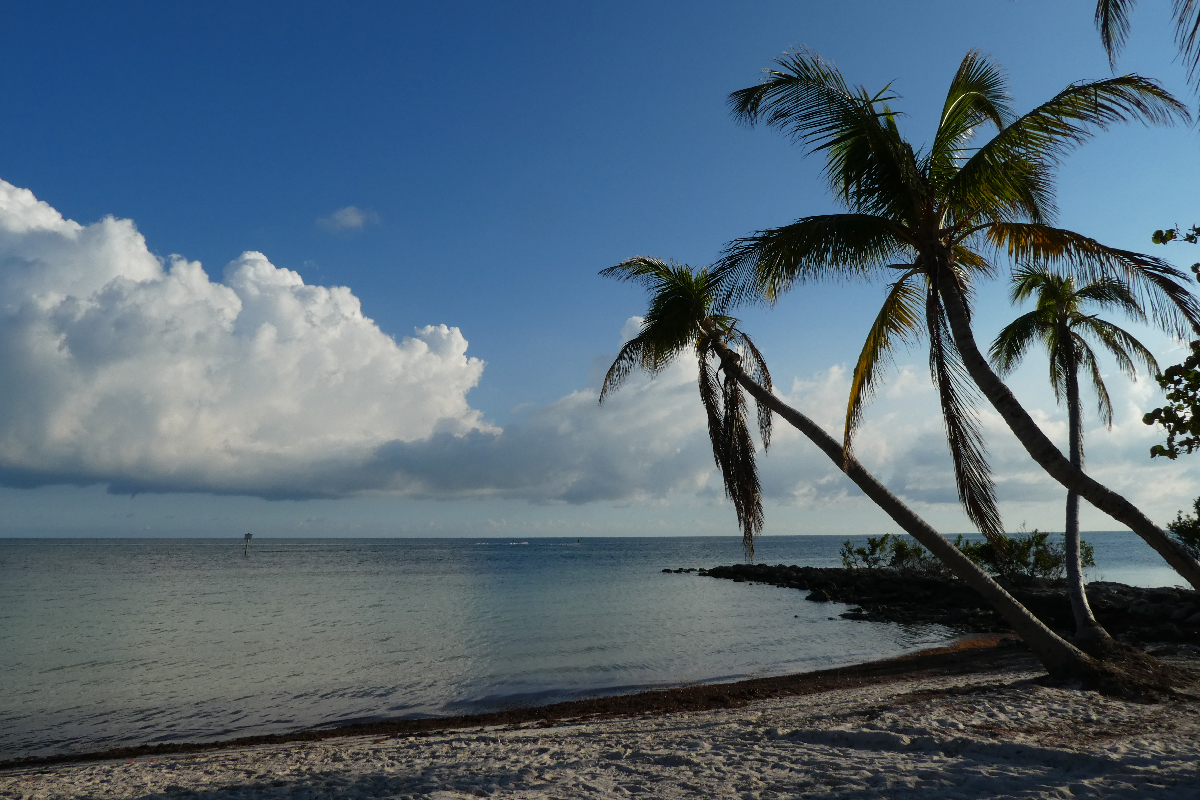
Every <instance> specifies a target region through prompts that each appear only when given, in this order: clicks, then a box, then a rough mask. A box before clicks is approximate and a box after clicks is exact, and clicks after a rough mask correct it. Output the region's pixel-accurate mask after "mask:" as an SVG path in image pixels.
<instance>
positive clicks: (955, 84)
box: [716, 50, 1200, 587]
mask: <svg viewBox="0 0 1200 800" xmlns="http://www.w3.org/2000/svg"><path fill="white" fill-rule="evenodd" d="M893 99H895V95H893V94H891V93H890V90H889V89H886V88H885V89H884V90H883V91H881V92H876V93H871V92H869V91H867V90H866V89H865V88H861V87H860V88H856V89H852V88H851V87H850V86H849V85H848V84H847V83H846V80H845V79H844V78H843V77H842V75H841V73H840V72H839V71H838V70H837V69H836V68H835V67H834V66H832V65H831V64H829V63H827V62H825V61H823V60H822V59H821V58H820V57H819V56H818V55H817V54H815V53H813V52H810V51H807V50H795V51H791V52H789V53H788V54H786V55H785V56H783V57H781V58H779V59H777V60H776V61H775V67H774V68H772V69H769V70H767V71H766V75H765V76H764V78H763V80H762V82H760V83H759V84H758V85H755V86H751V87H749V88H746V89H742V90H740V91H737V92H734V93H733V94H731V95H730V98H729V101H730V105H731V107H732V110H733V113H734V115H735V116H736V117H737V118H738V119H739V120H741V121H743V122H745V123H747V124H755V123H757V122H760V121H763V122H765V123H766V124H767V125H769V126H771V127H775V128H778V129H780V130H782V131H784V132H785V133H787V134H788V135H790V136H791V137H792V139H793V140H795V141H796V142H797V143H798V144H800V145H801V146H802V147H803V148H804V149H805V150H806V151H807V152H808V153H817V154H820V155H822V156H824V159H825V175H826V178H827V179H828V180H829V183H830V187H831V189H832V191H833V193H834V196H835V197H836V198H837V200H838V201H839V202H841V204H842V205H844V206H845V207H846V209H847V213H842V214H825V215H820V216H810V217H802V218H800V219H798V220H797V221H795V222H794V223H792V224H790V225H785V226H783V227H781V228H770V229H766V230H761V231H758V232H757V233H755V234H754V235H752V236H748V237H745V238H742V239H738V240H735V241H733V242H731V243H730V244H729V245H728V246H727V248H726V251H725V255H724V257H723V258H722V259H721V261H720V262H719V263H718V265H717V268H716V271H717V272H719V273H720V274H721V277H722V280H723V281H728V282H729V284H730V286H731V287H732V288H731V289H730V290H729V291H728V293H727V299H728V300H729V301H730V302H736V301H740V300H746V299H755V298H759V299H765V300H766V301H767V302H774V301H776V300H777V299H778V298H779V297H780V295H782V294H783V293H784V292H786V291H787V290H789V289H790V288H792V287H793V286H795V285H796V284H799V283H803V282H805V281H810V280H822V279H838V278H846V277H861V278H876V277H879V276H881V275H891V276H893V280H892V282H891V283H890V284H889V286H888V292H887V295H886V298H885V300H884V305H883V307H882V308H881V310H880V312H879V314H878V316H877V317H876V319H875V321H874V323H873V324H872V326H871V329H870V332H869V333H868V336H867V340H866V342H865V344H864V345H863V349H862V352H861V354H860V356H859V359H858V362H857V364H856V365H855V369H854V374H853V378H852V381H851V394H850V399H849V403H848V405H847V411H846V431H845V450H846V452H847V454H849V453H851V452H852V444H853V436H854V433H855V430H856V428H857V427H858V423H859V421H860V420H861V419H862V414H863V409H864V407H865V405H866V403H867V401H868V400H869V399H870V397H871V395H872V393H873V391H874V389H875V387H876V385H877V383H878V381H879V380H880V373H881V367H882V366H884V365H885V364H886V362H887V361H888V359H889V358H890V357H891V355H892V353H893V352H894V350H895V349H896V347H897V346H899V345H900V344H903V343H907V342H912V341H914V340H916V339H918V338H919V337H921V336H928V338H929V344H930V350H929V360H930V368H931V372H932V374H933V379H934V383H935V385H936V386H937V389H938V396H939V400H940V403H941V409H942V416H943V420H944V422H945V426H946V433H947V439H948V443H949V446H950V452H951V455H952V459H953V463H954V468H955V479H956V484H957V488H958V492H959V497H960V499H961V500H962V503H963V506H964V508H965V509H966V511H967V514H968V515H969V516H970V518H971V520H972V521H973V522H974V523H975V524H976V525H978V526H979V529H980V530H981V531H982V532H983V533H985V534H988V535H992V534H995V533H998V532H999V531H1000V516H999V514H998V513H997V511H996V508H995V495H994V491H993V488H992V481H991V476H990V473H989V470H988V467H987V460H986V452H985V450H984V446H983V439H982V436H981V435H980V433H979V430H978V427H977V421H976V419H975V418H974V416H973V415H972V413H971V410H970V409H971V399H972V397H973V394H974V392H975V391H976V389H977V390H978V391H979V392H980V393H982V394H983V395H984V396H985V397H986V398H987V399H988V401H989V402H990V403H991V404H992V406H993V407H994V408H995V409H996V411H997V412H999V414H1000V416H1001V417H1002V418H1003V419H1004V421H1005V422H1006V423H1007V424H1008V426H1009V428H1010V429H1011V430H1012V431H1013V433H1014V434H1015V435H1016V436H1017V439H1018V440H1019V441H1020V442H1021V444H1022V445H1023V446H1024V447H1025V449H1026V450H1027V451H1028V452H1029V454H1030V455H1031V456H1032V457H1033V459H1034V460H1035V461H1037V463H1038V464H1040V465H1041V466H1042V467H1043V468H1044V469H1045V470H1046V471H1047V472H1048V473H1049V474H1050V475H1051V476H1052V477H1053V478H1054V479H1055V480H1057V481H1059V482H1060V483H1062V484H1063V485H1064V486H1065V487H1066V488H1067V489H1072V490H1074V491H1076V492H1078V493H1079V494H1080V495H1081V496H1082V497H1084V498H1085V499H1087V500H1088V502H1090V503H1092V504H1093V505H1094V506H1096V507H1097V508H1099V509H1100V510H1101V511H1104V512H1105V513H1107V514H1109V515H1110V516H1112V517H1113V518H1114V519H1117V520H1118V521H1120V522H1122V523H1124V524H1125V525H1127V526H1129V527H1130V528H1131V529H1133V530H1134V531H1135V532H1136V533H1137V534H1139V535H1140V536H1141V537H1142V538H1143V539H1145V540H1146V541H1147V543H1149V544H1150V546H1151V547H1153V548H1154V549H1155V550H1156V551H1158V553H1159V554H1160V555H1162V556H1163V558H1165V559H1166V560H1167V562H1168V563H1170V565H1171V566H1172V567H1174V568H1175V569H1176V570H1177V571H1178V572H1179V573H1180V574H1181V575H1183V577H1184V578H1186V579H1187V580H1188V581H1189V582H1190V583H1191V584H1192V585H1193V586H1197V587H1200V563H1198V562H1197V561H1196V559H1194V558H1192V557H1191V556H1190V555H1188V554H1187V553H1186V552H1185V551H1184V550H1183V549H1182V548H1181V547H1179V546H1178V545H1176V544H1175V542H1173V541H1172V540H1171V539H1170V538H1169V537H1168V536H1166V534H1164V533H1163V531H1162V529H1161V528H1159V527H1158V526H1157V525H1155V524H1154V523H1153V522H1152V521H1151V520H1150V519H1149V518H1148V517H1147V516H1146V515H1145V514H1143V513H1142V512H1141V511H1140V510H1138V508H1137V507H1135V506H1134V505H1133V504H1132V503H1130V502H1129V501H1128V500H1126V499H1125V498H1124V497H1121V496H1120V495H1119V494H1117V493H1116V492H1113V491H1112V490H1110V489H1108V488H1107V487H1105V486H1103V485H1101V484H1100V483H1098V482H1097V481H1095V480H1094V479H1092V478H1091V477H1089V476H1088V475H1086V474H1085V473H1084V472H1083V471H1082V470H1081V469H1079V468H1078V467H1076V466H1075V465H1073V464H1072V463H1071V462H1070V460H1069V459H1068V458H1066V457H1065V456H1064V455H1063V454H1062V453H1061V452H1060V451H1059V450H1058V448H1057V447H1055V445H1054V443H1053V442H1051V441H1050V439H1049V438H1048V437H1047V436H1046V435H1045V433H1044V432H1043V431H1042V430H1041V429H1040V428H1038V426H1037V424H1036V423H1035V422H1034V421H1033V418H1032V417H1030V415H1029V413H1028V412H1027V411H1026V410H1025V409H1024V408H1023V407H1022V406H1021V404H1020V403H1019V402H1017V399H1016V397H1014V396H1013V394H1012V392H1010V391H1009V390H1008V388H1007V387H1006V386H1005V385H1004V383H1003V382H1002V381H1001V380H1000V378H999V377H998V376H997V375H996V373H995V372H994V371H992V369H991V367H990V365H989V364H988V361H987V358H986V357H985V356H984V355H983V354H982V353H981V352H980V350H979V347H978V345H977V344H976V342H975V336H974V332H973V331H972V329H971V302H972V301H973V299H974V292H975V287H976V284H977V282H978V281H979V280H981V279H984V278H989V277H993V276H994V275H996V273H997V271H998V267H997V263H998V261H999V258H1000V257H1003V256H1007V258H1008V259H1009V260H1010V261H1011V262H1014V263H1033V264H1044V265H1049V266H1054V267H1056V268H1058V269H1060V270H1064V271H1067V272H1071V273H1072V274H1074V275H1076V277H1077V278H1079V279H1081V280H1088V279H1093V278H1101V277H1110V278H1118V279H1120V280H1123V281H1124V282H1125V283H1126V284H1128V285H1129V286H1130V288H1131V290H1132V291H1133V293H1134V295H1135V296H1136V297H1137V298H1138V300H1139V302H1140V303H1141V304H1142V306H1143V307H1145V308H1146V309H1147V310H1148V311H1149V315H1150V317H1151V319H1152V320H1153V321H1154V322H1155V323H1156V324H1159V325H1160V326H1162V327H1164V328H1165V329H1167V330H1169V331H1171V332H1172V333H1174V334H1176V335H1178V336H1180V337H1181V338H1182V337H1183V336H1185V335H1187V333H1188V332H1189V331H1191V330H1195V329H1196V328H1197V326H1198V325H1200V304H1197V302H1196V299H1195V298H1194V297H1192V295H1191V294H1190V293H1189V291H1188V290H1187V288H1186V287H1185V285H1184V284H1185V282H1186V280H1187V279H1186V277H1185V276H1184V274H1183V273H1182V272H1180V271H1179V270H1177V269H1175V268H1174V267H1172V266H1171V265H1170V264H1168V263H1167V262H1165V261H1163V260H1161V259H1158V258H1154V257H1152V256H1147V255H1143V254H1140V253H1134V252H1130V251H1127V250H1121V249H1118V248H1114V247H1109V246H1107V245H1104V244H1102V243H1100V242H1098V241H1096V240H1095V239H1092V238H1090V237H1087V236H1084V235H1082V234H1079V233H1076V232H1074V231H1070V230H1065V229H1063V228H1057V227H1054V226H1053V225H1052V224H1051V223H1052V220H1053V217H1054V213H1055V205H1054V192H1053V177H1054V169H1055V167H1056V165H1057V164H1058V162H1059V160H1060V159H1061V157H1062V156H1063V155H1064V154H1065V153H1066V152H1067V151H1069V150H1070V149H1071V148H1072V147H1074V146H1076V145H1078V144H1080V143H1082V142H1084V141H1086V140H1087V139H1088V138H1089V137H1090V136H1091V135H1092V134H1093V133H1094V132H1095V131H1097V130H1103V129H1105V128H1107V127H1108V126H1110V125H1112V124H1114V123H1117V122H1124V121H1131V120H1140V121H1142V122H1144V123H1147V124H1151V123H1153V124H1168V123H1171V122H1174V121H1175V120H1179V119H1186V118H1187V111H1186V110H1185V109H1184V107H1183V106H1182V105H1181V104H1180V103H1179V102H1178V101H1177V100H1175V99H1174V98H1173V97H1171V95H1170V94H1168V93H1167V92H1166V91H1165V90H1164V89H1162V87H1160V86H1159V85H1158V84H1157V83H1155V82H1153V81H1150V80H1147V79H1145V78H1141V77H1139V76H1136V75H1125V76H1121V77H1116V78H1110V79H1107V80H1101V81H1094V82H1091V83H1079V84H1072V85H1071V86H1068V87H1067V88H1066V89H1064V90H1063V91H1061V92H1059V93H1058V94H1057V95H1055V96H1054V97H1053V98H1052V99H1050V100H1049V101H1047V102H1046V103H1043V104H1042V105H1040V106H1038V107H1037V108H1035V109H1034V110H1032V111H1030V112H1028V113H1027V114H1024V115H1022V116H1019V117H1017V116H1014V114H1013V112H1012V111H1011V108H1010V104H1009V96H1008V94H1007V91H1006V81H1005V78H1004V75H1003V73H1002V72H1001V70H1000V68H999V67H998V66H997V65H995V64H993V63H992V62H991V61H990V60H989V59H987V58H986V57H984V56H982V55H980V54H979V53H976V52H971V53H968V54H967V56H966V57H965V58H964V59H963V61H962V63H961V65H960V66H959V68H958V71H957V72H956V73H955V75H954V78H953V80H952V81H951V83H950V89H949V91H948V93H947V95H946V101H945V104H944V106H943V109H942V115H941V118H940V120H939V121H938V125H937V128H936V130H935V131H934V135H933V137H932V139H931V140H930V144H929V147H928V148H927V149H919V148H915V147H913V145H911V144H910V143H909V142H908V141H907V140H906V139H904V137H903V136H902V135H901V133H900V129H899V126H898V125H897V116H898V115H897V113H896V112H894V111H893V110H892V108H891V107H890V105H889V103H890V101H892V100H893ZM988 125H990V126H993V127H995V128H996V130H997V133H996V135H995V136H993V137H992V138H990V139H988V140H986V141H983V142H981V143H976V141H975V140H976V138H977V134H978V132H979V130H980V129H981V128H983V127H985V126H988ZM971 383H974V386H973V387H972V386H971Z"/></svg>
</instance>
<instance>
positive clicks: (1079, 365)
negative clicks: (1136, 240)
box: [991, 266, 1158, 639]
mask: <svg viewBox="0 0 1200 800" xmlns="http://www.w3.org/2000/svg"><path fill="white" fill-rule="evenodd" d="M1031 297H1035V298H1036V299H1037V307H1036V308H1035V309H1034V310H1033V311H1030V312H1029V313H1028V314H1022V315H1021V316H1020V317H1017V319H1016V320H1014V321H1013V322H1011V323H1009V324H1008V325H1007V326H1006V327H1005V328H1004V329H1003V330H1002V331H1000V333H999V335H998V336H997V337H996V341H995V342H993V343H992V348H991V358H992V363H993V364H995V365H996V370H997V372H999V373H1000V374H1001V375H1006V374H1008V373H1009V372H1011V371H1012V370H1014V369H1015V368H1016V367H1017V365H1018V364H1019V363H1020V362H1021V359H1022V358H1024V356H1025V354H1026V353H1027V352H1028V351H1029V348H1030V347H1031V346H1032V345H1033V344H1034V343H1035V342H1040V343H1041V344H1042V345H1043V346H1044V347H1045V348H1046V353H1047V355H1048V356H1049V358H1050V385H1051V386H1053V387H1054V397H1055V399H1056V400H1058V401H1059V402H1062V400H1063V399H1064V398H1066V401H1067V420H1068V428H1069V431H1070V433H1069V439H1070V458H1071V463H1072V464H1073V465H1074V466H1076V467H1078V468H1080V469H1082V468H1083V408H1082V404H1081V403H1080V399H1079V371H1080V369H1083V370H1084V373H1085V374H1086V375H1087V376H1088V378H1090V380H1091V383H1092V388H1093V389H1095V391H1096V410H1097V412H1098V413H1099V415H1100V419H1101V420H1102V421H1103V422H1104V424H1105V425H1106V426H1107V427H1110V428H1111V427H1112V402H1111V401H1110V400H1109V396H1108V388H1107V387H1106V386H1105V385H1104V378H1103V376H1102V375H1101V374H1100V365H1099V362H1098V361H1097V359H1096V353H1095V351H1094V350H1093V349H1092V346H1091V344H1089V342H1088V340H1089V339H1091V340H1093V341H1094V342H1096V343H1097V344H1099V345H1100V346H1101V347H1103V348H1104V349H1106V350H1108V352H1109V353H1111V354H1112V356H1113V357H1114V358H1115V359H1116V362H1117V366H1118V367H1119V368H1120V369H1121V371H1122V372H1124V373H1125V374H1126V375H1128V376H1129V377H1130V378H1131V379H1136V378H1137V365H1136V363H1135V362H1137V361H1140V362H1141V363H1142V364H1143V365H1145V367H1146V370H1147V371H1148V372H1149V373H1150V374H1151V375H1155V374H1157V373H1158V362H1157V361H1155V360H1154V355H1153V354H1151V352H1150V351H1149V350H1148V349H1146V347H1145V346H1144V345H1143V344H1142V343H1141V342H1139V341H1138V340H1137V339H1135V338H1134V337H1133V335H1132V334H1130V333H1129V332H1128V331H1126V330H1123V329H1122V328H1119V327H1117V326H1116V325H1114V324H1112V323H1111V322H1107V321H1105V320H1102V319H1100V318H1099V317H1097V316H1096V315H1095V314H1089V313H1087V312H1086V310H1085V309H1086V308H1087V307H1088V306H1095V307H1097V308H1100V309H1115V310H1118V311H1123V312H1125V314H1127V315H1128V316H1129V317H1131V318H1132V319H1134V320H1136V321H1138V322H1145V321H1146V314H1145V312H1144V311H1143V310H1142V307H1141V304H1140V303H1138V301H1137V298H1136V297H1134V296H1133V293H1132V292H1130V291H1129V287H1127V286H1126V285H1125V284H1123V283H1121V282H1120V281H1117V280H1113V279H1111V278H1102V279H1100V280H1095V281H1089V282H1087V283H1085V284H1084V285H1082V286H1077V285H1076V283H1075V279H1074V278H1072V277H1071V276H1070V275H1060V274H1057V273H1054V272H1052V271H1050V270H1048V269H1046V268H1044V267H1034V266H1025V267H1021V268H1020V269H1018V270H1016V272H1015V273H1014V275H1013V284H1012V290H1011V293H1010V298H1011V300H1012V302H1013V303H1020V302H1023V301H1025V300H1028V299H1029V298H1031ZM1064 538H1065V540H1066V555H1067V592H1068V595H1069V596H1070V598H1071V610H1072V611H1073V612H1074V615H1075V635H1076V637H1077V638H1079V639H1105V638H1108V633H1107V632H1106V631H1105V630H1104V628H1103V627H1101V626H1100V623H1099V622H1097V621H1096V617H1095V616H1094V615H1093V614H1092V609H1091V607H1090V606H1089V605H1088V599H1087V593H1086V592H1085V591H1084V584H1083V564H1082V560H1081V558H1080V555H1079V547H1080V545H1079V493H1078V492H1075V491H1074V490H1071V489H1068V490H1067V516H1066V527H1065V529H1064Z"/></svg>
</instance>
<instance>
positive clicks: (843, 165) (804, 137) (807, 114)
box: [729, 48, 922, 217]
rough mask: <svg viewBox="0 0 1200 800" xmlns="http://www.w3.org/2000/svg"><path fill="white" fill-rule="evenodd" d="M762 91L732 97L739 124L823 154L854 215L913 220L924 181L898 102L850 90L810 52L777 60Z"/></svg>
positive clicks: (878, 94)
mask: <svg viewBox="0 0 1200 800" xmlns="http://www.w3.org/2000/svg"><path fill="white" fill-rule="evenodd" d="M774 64H775V67H774V68H771V69H767V70H764V73H765V74H764V76H763V80H762V81H761V82H760V83H759V84H757V85H756V86H750V87H747V88H745V89H741V90H739V91H736V92H733V93H732V94H730V95H729V106H730V110H731V111H732V112H733V115H734V117H735V118H736V119H738V120H739V121H741V122H744V123H746V124H749V125H754V124H756V123H758V122H759V121H762V122H764V123H765V124H766V125H767V126H769V127H773V128H776V129H778V130H781V131H783V132H784V133H785V134H786V135H787V136H789V137H790V138H791V139H792V140H793V141H795V142H796V143H798V144H800V145H801V146H802V147H803V148H804V151H805V152H806V153H817V152H820V153H823V154H824V156H825V176H826V178H827V180H828V181H829V184H830V187H831V188H832V189H833V191H834V193H835V195H836V196H837V197H839V198H840V199H841V200H842V202H844V203H845V204H846V206H847V208H849V209H850V210H851V211H855V212H861V213H890V214H892V215H894V216H901V217H902V216H907V215H911V214H912V213H913V212H914V211H915V210H916V208H917V207H918V205H919V201H920V195H921V194H922V190H921V189H922V187H921V183H922V179H921V176H920V174H919V172H918V171H917V170H916V169H915V158H914V155H913V152H912V149H911V148H909V147H908V146H907V145H906V144H905V143H904V141H903V139H902V137H901V136H900V134H899V130H898V129H897V127H896V124H895V116H896V114H895V112H893V111H892V110H891V109H890V108H889V107H888V106H887V102H888V101H889V100H892V99H895V96H894V95H892V94H891V93H890V92H889V89H888V88H886V87H885V88H884V89H883V91H880V92H876V93H874V94H871V93H869V92H867V90H865V89H863V88H858V89H851V88H850V86H848V85H847V84H846V81H845V79H844V78H843V77H842V74H841V73H840V72H839V71H838V70H837V68H836V67H834V66H833V65H832V64H830V63H829V62H827V61H825V60H824V59H822V58H821V57H820V56H819V55H817V54H816V53H814V52H813V51H811V50H808V49H805V48H797V49H794V50H791V51H789V52H788V53H785V54H784V55H783V56H782V57H780V58H777V59H775V62H774Z"/></svg>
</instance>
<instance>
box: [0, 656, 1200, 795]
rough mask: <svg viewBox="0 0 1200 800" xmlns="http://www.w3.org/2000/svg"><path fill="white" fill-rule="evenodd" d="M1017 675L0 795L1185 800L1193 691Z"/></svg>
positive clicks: (362, 742)
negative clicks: (1091, 687) (1116, 691)
mask: <svg viewBox="0 0 1200 800" xmlns="http://www.w3.org/2000/svg"><path fill="white" fill-rule="evenodd" d="M1031 677H1033V675H1032V673H1030V674H1016V673H1012V672H1008V673H995V674H991V675H983V676H980V675H975V676H969V677H960V678H938V679H927V680H921V681H908V682H897V683H889V684H884V685H881V686H873V687H867V688H863V689H855V690H838V691H832V692H824V693H820V694H815V695H808V696H805V697H798V698H788V699H782V700H767V701H762V702H758V703H755V704H753V705H751V706H747V707H745V708H741V709H734V710H726V711H707V712H700V713H688V714H670V715H666V716H658V717H642V718H637V719H624V720H604V721H593V722H586V721H583V722H577V723H567V724H562V725H557V726H555V727H549V728H540V727H532V726H525V727H522V728H519V729H499V730H496V729H486V730H481V729H478V728H476V729H470V730H461V731H451V732H446V733H441V734H436V735H431V736H425V737H405V738H399V739H392V738H388V739H373V738H347V739H331V740H326V741H324V742H320V743H314V744H295V745H282V746H271V747H263V748H249V749H240V750H222V751H212V752H205V753H199V754H196V755H190V756H177V757H165V758H159V759H157V760H151V759H138V760H137V761H136V762H134V763H126V762H119V763H111V762H110V763H92V764H81V765H66V766H60V767H53V768H41V769H38V770H28V771H10V772H5V773H2V774H0V797H5V798H22V800H24V799H25V798H60V797H62V798H66V797H96V798H101V797H104V798H107V797H121V798H126V797H138V798H145V797H170V798H175V797H180V796H181V795H185V794H188V793H199V794H200V795H201V796H203V797H205V798H235V797H256V798H257V797H264V798H332V797H339V798H341V797H344V798H360V797H361V798H368V797H387V798H398V797H399V798H405V797H414V798H437V799H438V800H451V798H465V797H483V796H487V797H494V798H564V799H565V798H571V799H572V800H574V799H575V798H600V797H622V798H624V797H629V796H630V795H634V796H645V797H653V798H681V797H688V798H692V797H703V798H727V797H728V798H792V797H836V798H881V797H883V798H899V797H914V798H916V797H920V798H926V799H927V800H933V799H934V798H984V797H987V798H992V797H1005V798H1008V797H1013V798H1034V797H1037V798H1073V797H1143V798H1156V800H1167V799H1168V798H1186V799H1187V800H1197V799H1198V798H1200V707H1198V706H1197V705H1196V704H1190V705H1178V704H1171V705H1137V704H1132V703H1124V702H1119V701H1114V700H1109V699H1106V698H1103V697H1100V696H1098V695H1096V694H1094V693H1090V692H1081V691H1070V690H1063V689H1048V688H1043V687H1040V686H1037V685H1035V684H1032V683H1030V682H1029V681H1028V679H1029V678H1031ZM193 796H195V795H193Z"/></svg>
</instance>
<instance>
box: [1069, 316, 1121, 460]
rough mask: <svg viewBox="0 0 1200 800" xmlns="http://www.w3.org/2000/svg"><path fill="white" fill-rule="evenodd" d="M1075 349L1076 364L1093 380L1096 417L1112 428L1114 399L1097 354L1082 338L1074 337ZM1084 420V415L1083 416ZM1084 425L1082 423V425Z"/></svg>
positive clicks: (1081, 456) (1080, 441) (1081, 449)
mask: <svg viewBox="0 0 1200 800" xmlns="http://www.w3.org/2000/svg"><path fill="white" fill-rule="evenodd" d="M1073 344H1074V347H1075V363H1076V364H1078V365H1079V366H1081V367H1083V369H1084V371H1085V372H1086V373H1087V376H1088V378H1090V379H1091V383H1092V390H1093V391H1095V392H1096V415H1097V416H1099V417H1100V421H1101V422H1103V423H1104V427H1106V428H1111V427H1112V398H1111V397H1109V396H1108V387H1107V386H1105V385H1104V376H1103V375H1102V374H1101V373H1100V364H1099V363H1098V362H1097V360H1096V353H1095V351H1093V350H1092V348H1090V347H1088V344H1087V342H1086V341H1084V340H1083V339H1082V338H1081V337H1078V336H1076V337H1074V342H1073ZM1081 420H1082V415H1081ZM1080 424H1081V425H1082V422H1081V423H1080ZM1082 434H1083V432H1082V431H1080V436H1079V456H1080V458H1081V459H1082V458H1083V435H1082Z"/></svg>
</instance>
